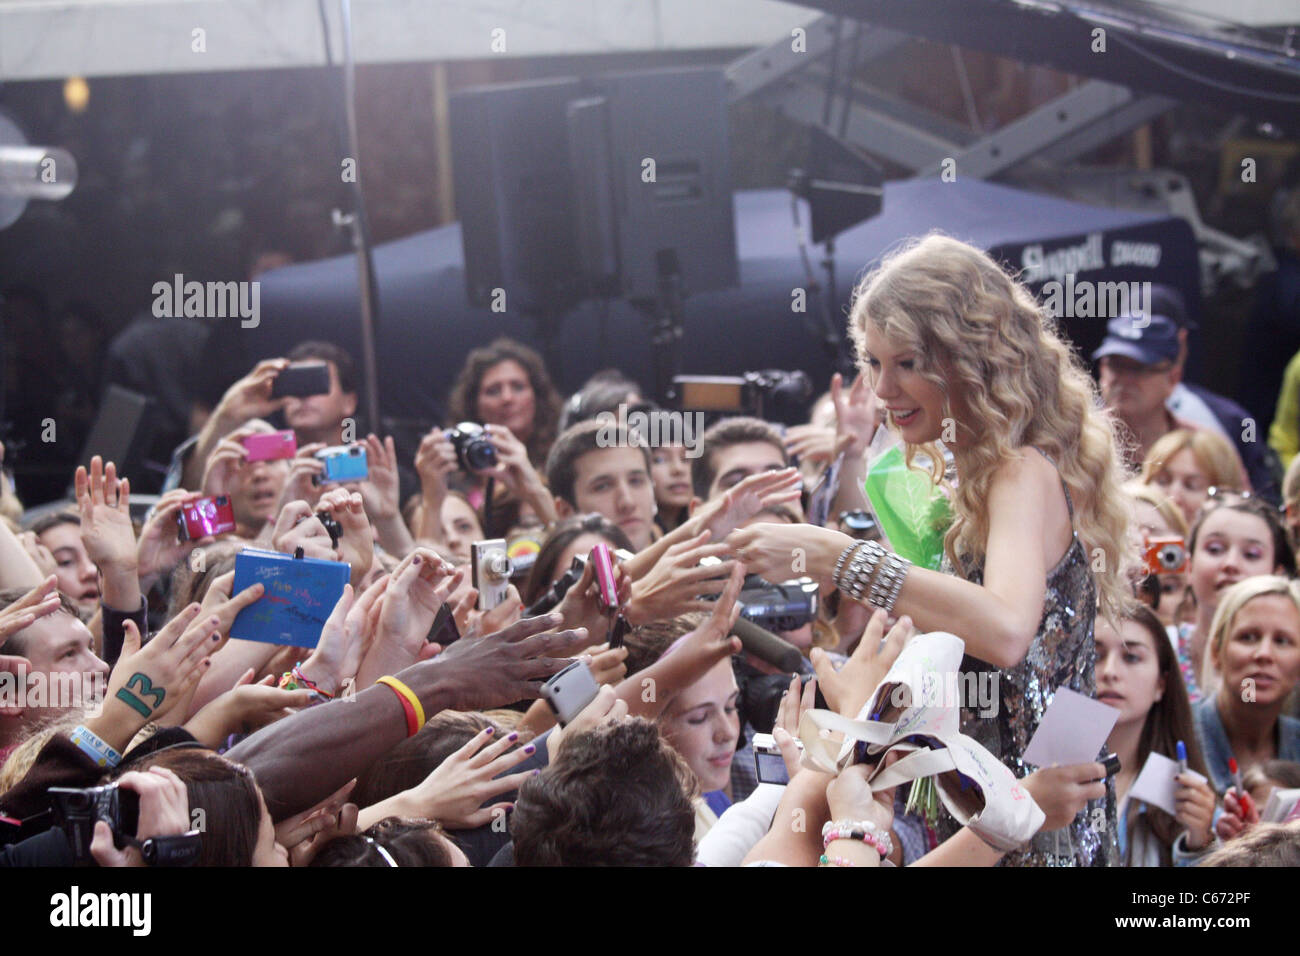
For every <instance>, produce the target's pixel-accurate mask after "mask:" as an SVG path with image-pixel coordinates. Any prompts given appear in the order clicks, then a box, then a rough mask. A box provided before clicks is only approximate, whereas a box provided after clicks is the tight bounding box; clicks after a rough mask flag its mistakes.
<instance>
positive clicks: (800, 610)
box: [736, 575, 819, 632]
mask: <svg viewBox="0 0 1300 956" xmlns="http://www.w3.org/2000/svg"><path fill="white" fill-rule="evenodd" d="M818 597H819V595H818V588H817V582H816V581H814V580H812V578H796V579H794V580H793V581H783V582H781V583H780V584H772V583H771V582H769V581H765V580H763V579H762V578H760V577H759V576H758V575H749V576H748V577H746V578H745V584H744V587H743V589H742V590H741V592H740V596H739V597H738V598H737V599H736V600H737V601H738V602H739V604H740V605H741V608H740V616H741V617H743V618H745V620H747V621H752V622H754V623H755V624H757V625H758V626H759V627H762V628H766V629H767V630H769V631H778V632H779V631H797V630H798V629H799V628H801V627H803V626H804V625H805V624H807V623H808V622H809V621H811V620H813V619H814V618H816V617H817V601H818Z"/></svg>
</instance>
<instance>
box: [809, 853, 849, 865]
mask: <svg viewBox="0 0 1300 956" xmlns="http://www.w3.org/2000/svg"><path fill="white" fill-rule="evenodd" d="M817 865H818V866H857V864H856V863H854V862H853V861H852V860H849V859H845V858H844V857H842V856H827V855H826V854H825V853H823V854H822V855H821V858H820V859H818V861H817Z"/></svg>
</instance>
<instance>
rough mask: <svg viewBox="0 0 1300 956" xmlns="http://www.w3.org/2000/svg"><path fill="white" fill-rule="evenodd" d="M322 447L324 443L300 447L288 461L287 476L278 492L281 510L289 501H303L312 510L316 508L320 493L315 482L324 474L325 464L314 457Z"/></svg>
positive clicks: (318, 486)
mask: <svg viewBox="0 0 1300 956" xmlns="http://www.w3.org/2000/svg"><path fill="white" fill-rule="evenodd" d="M324 447H325V443H324V442H312V443H311V444H309V445H302V446H300V447H299V449H298V454H297V455H295V456H294V457H293V458H291V459H290V460H289V474H288V476H287V477H286V478H285V479H284V488H283V489H282V490H281V491H280V509H281V510H284V508H285V506H286V505H288V504H289V502H291V501H305V502H307V504H308V505H310V506H311V507H313V508H314V507H315V506H316V503H317V502H318V501H319V500H320V496H321V493H322V491H321V487H320V485H319V484H317V480H318V479H319V478H320V476H321V475H322V474H323V473H324V472H325V462H323V461H321V460H320V459H319V458H317V457H315V456H316V452H318V451H320V450H321V449H323V448H324Z"/></svg>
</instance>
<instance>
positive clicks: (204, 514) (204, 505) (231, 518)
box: [176, 495, 235, 541]
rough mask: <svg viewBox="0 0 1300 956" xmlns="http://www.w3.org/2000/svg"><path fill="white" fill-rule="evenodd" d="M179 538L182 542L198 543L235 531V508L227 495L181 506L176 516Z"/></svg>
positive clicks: (201, 499) (202, 499)
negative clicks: (202, 539) (200, 540)
mask: <svg viewBox="0 0 1300 956" xmlns="http://www.w3.org/2000/svg"><path fill="white" fill-rule="evenodd" d="M176 524H177V526H178V527H177V537H179V538H180V540H181V541H197V540H199V538H206V537H209V536H211V535H218V534H225V533H226V532H228V531H234V530H235V508H234V505H232V504H231V503H230V499H229V498H228V497H226V496H225V495H217V496H216V497H215V498H200V499H199V500H198V501H192V502H190V503H189V504H187V505H181V513H180V514H178V515H177V516H176Z"/></svg>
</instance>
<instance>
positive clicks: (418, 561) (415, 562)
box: [411, 554, 421, 564]
mask: <svg viewBox="0 0 1300 956" xmlns="http://www.w3.org/2000/svg"><path fill="white" fill-rule="evenodd" d="M420 560H421V559H420V556H419V555H418V554H417V555H416V556H415V557H413V558H412V559H411V563H412V564H419V563H420Z"/></svg>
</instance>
